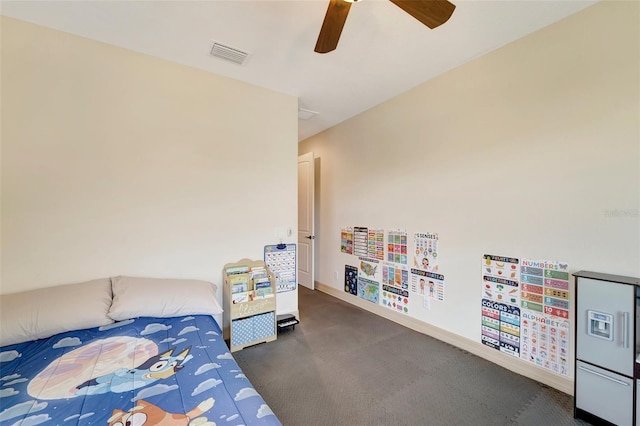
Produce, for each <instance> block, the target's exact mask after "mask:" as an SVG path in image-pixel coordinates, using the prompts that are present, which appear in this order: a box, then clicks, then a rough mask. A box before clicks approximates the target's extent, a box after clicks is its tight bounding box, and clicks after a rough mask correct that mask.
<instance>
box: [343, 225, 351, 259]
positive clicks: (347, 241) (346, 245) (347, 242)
mask: <svg viewBox="0 0 640 426" xmlns="http://www.w3.org/2000/svg"><path fill="white" fill-rule="evenodd" d="M340 251H341V252H342V253H346V254H353V228H351V227H344V228H342V231H341V232H340Z"/></svg>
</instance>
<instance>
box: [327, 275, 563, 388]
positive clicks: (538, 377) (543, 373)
mask: <svg viewBox="0 0 640 426" xmlns="http://www.w3.org/2000/svg"><path fill="white" fill-rule="evenodd" d="M315 288H316V290H319V291H321V292H323V293H327V294H328V295H330V296H333V297H336V298H338V299H340V300H343V301H345V302H347V303H350V304H352V305H355V306H358V307H360V308H362V309H364V310H366V311H369V312H372V313H374V314H376V315H379V316H381V317H384V318H386V319H388V320H391V321H393V322H396V323H398V324H400V325H403V326H405V327H408V328H410V329H412V330H415V331H417V332H420V333H423V334H426V335H427V336H431V337H434V338H436V339H438V340H441V341H443V342H446V343H449V344H450V345H453V346H456V347H458V348H460V349H463V350H465V351H467V352H470V353H472V354H474V355H477V356H479V357H480V358H484V359H486V360H487V361H491V362H493V363H494V364H498V365H499V366H501V367H504V368H506V369H508V370H511V371H513V372H514V373H518V374H521V375H523V376H525V377H528V378H530V379H533V380H535V381H537V382H540V383H544V384H545V385H547V386H551V387H552V388H554V389H558V390H559V391H561V392H564V393H566V394H569V395H573V380H572V379H569V378H566V377H562V376H559V375H557V374H555V373H552V372H550V371H548V370H545V369H543V368H541V367H538V366H536V365H534V364H531V363H529V362H526V361H524V360H521V359H519V358H515V357H513V356H509V355H505V354H503V353H501V352H499V351H497V350H495V349H492V348H490V347H488V346H485V345H483V344H482V343H480V342H476V341H474V340H471V339H468V338H466V337H462V336H460V335H458V334H455V333H452V332H450V331H447V330H444V329H442V328H439V327H435V326H433V325H431V324H427V323H425V322H423V321H418V320H416V319H414V318H411V317H408V316H406V315H402V314H399V313H397V312H394V311H392V310H390V309H387V308H385V307H383V306H380V305H374V304H373V303H371V302H368V301H366V300H364V299H361V298H359V297H355V296H353V295H351V294H348V293H345V292H344V291H340V290H338V289H336V288H333V287H331V286H328V285H326V284H322V283H320V282H318V281H316V282H315Z"/></svg>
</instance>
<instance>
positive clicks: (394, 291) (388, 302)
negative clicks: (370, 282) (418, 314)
mask: <svg viewBox="0 0 640 426" xmlns="http://www.w3.org/2000/svg"><path fill="white" fill-rule="evenodd" d="M382 305H383V306H385V307H387V308H389V309H393V310H394V311H396V312H402V313H404V314H408V313H409V270H408V269H407V267H406V266H399V265H395V264H384V265H383V267H382Z"/></svg>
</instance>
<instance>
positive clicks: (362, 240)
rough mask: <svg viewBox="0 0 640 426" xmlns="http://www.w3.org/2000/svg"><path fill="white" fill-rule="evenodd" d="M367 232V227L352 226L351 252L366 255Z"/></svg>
mask: <svg viewBox="0 0 640 426" xmlns="http://www.w3.org/2000/svg"><path fill="white" fill-rule="evenodd" d="M368 241H369V232H368V230H367V228H363V227H361V226H356V227H355V228H353V254H355V255H356V256H367V254H368V253H369V242H368Z"/></svg>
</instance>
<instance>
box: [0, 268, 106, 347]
mask: <svg viewBox="0 0 640 426" xmlns="http://www.w3.org/2000/svg"><path fill="white" fill-rule="evenodd" d="M109 306H111V281H110V280H109V278H103V279H99V280H93V281H88V282H84V283H77V284H67V285H61V286H56V287H47V288H40V289H36V290H30V291H25V292H22V293H13V294H3V295H1V296H0V346H6V345H12V344H14V343H21V342H26V341H29V340H37V339H42V338H45V337H49V336H53V335H54V334H58V333H62V332H64V331H72V330H80V329H83V328H93V327H99V326H102V325H107V324H111V323H113V320H112V319H111V318H109V317H108V316H107V313H108V312H109Z"/></svg>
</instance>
